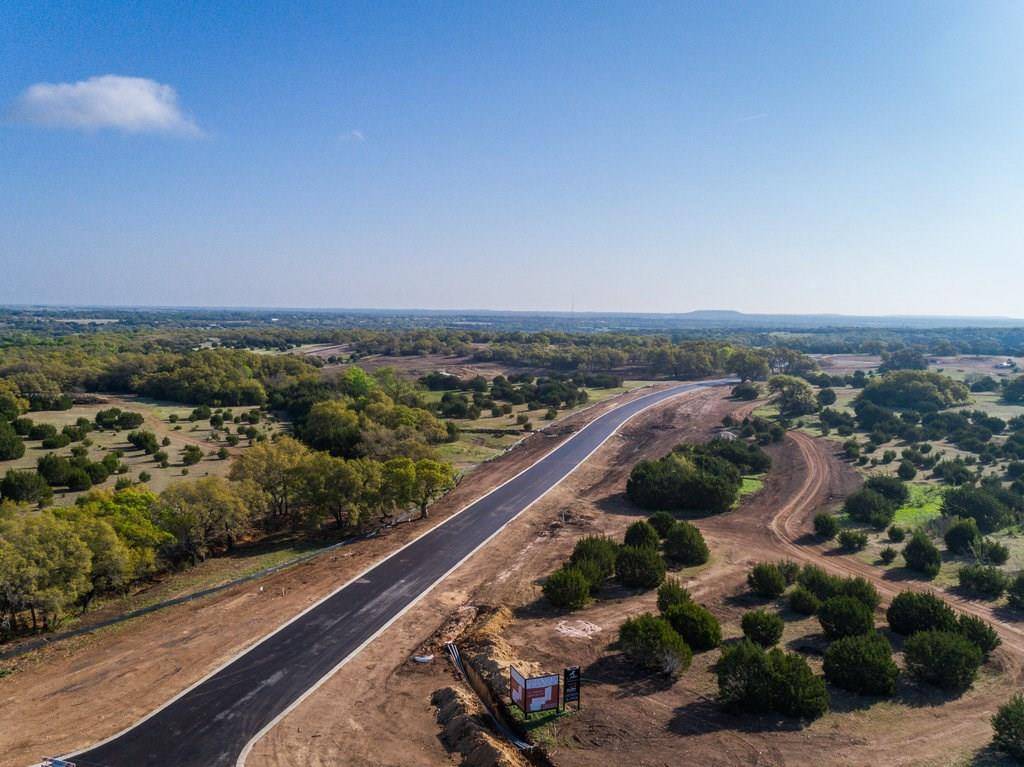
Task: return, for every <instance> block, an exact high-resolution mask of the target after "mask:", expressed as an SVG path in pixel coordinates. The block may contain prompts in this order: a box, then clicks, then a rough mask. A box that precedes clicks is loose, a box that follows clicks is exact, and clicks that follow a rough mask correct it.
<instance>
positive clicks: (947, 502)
mask: <svg viewBox="0 0 1024 767" xmlns="http://www.w3.org/2000/svg"><path fill="white" fill-rule="evenodd" d="M942 513H943V515H945V516H947V517H970V518H972V519H974V521H975V522H977V523H978V529H979V530H981V532H983V533H991V532H993V531H995V530H1000V529H1002V528H1004V527H1006V526H1007V525H1009V524H1011V523H1012V522H1013V513H1012V511H1011V510H1010V509H1009V508H1008V507H1007V505H1006V504H1005V503H1004V502H1003V500H1002V499H1001V498H1000V497H998V496H997V495H996V494H994V493H992V492H991V491H989V490H988V489H986V488H983V487H958V488H954V489H953V490H949V491H947V492H946V494H945V496H943V498H942Z"/></svg>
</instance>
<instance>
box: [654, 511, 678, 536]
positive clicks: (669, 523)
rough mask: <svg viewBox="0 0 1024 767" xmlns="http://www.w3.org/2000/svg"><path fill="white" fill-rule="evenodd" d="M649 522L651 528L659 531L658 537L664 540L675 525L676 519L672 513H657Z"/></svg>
mask: <svg viewBox="0 0 1024 767" xmlns="http://www.w3.org/2000/svg"><path fill="white" fill-rule="evenodd" d="M647 521H648V522H649V523H650V525H651V527H653V528H654V529H655V530H657V531H658V535H660V536H661V537H662V538H664V537H665V536H667V535H668V531H669V530H671V529H672V527H673V526H674V525H675V523H676V518H675V517H674V516H672V514H671V513H670V512H667V511H656V512H654V513H653V514H651V516H649V517H648V518H647Z"/></svg>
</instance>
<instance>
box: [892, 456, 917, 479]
mask: <svg viewBox="0 0 1024 767" xmlns="http://www.w3.org/2000/svg"><path fill="white" fill-rule="evenodd" d="M896 476H898V477H899V478H900V479H902V480H903V481H904V482H909V481H910V480H912V479H913V478H914V477H916V476H917V469H916V468H915V467H914V464H912V463H911V462H910V461H900V465H899V468H898V469H896Z"/></svg>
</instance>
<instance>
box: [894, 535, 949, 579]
mask: <svg viewBox="0 0 1024 767" xmlns="http://www.w3.org/2000/svg"><path fill="white" fill-rule="evenodd" d="M903 560H904V561H905V562H906V563H907V567H909V568H910V569H911V570H915V571H917V572H919V573H921V574H922V575H924V576H925V577H926V578H929V579H931V578H934V577H935V576H936V575H938V574H939V569H940V568H941V567H942V555H941V554H940V553H939V550H938V548H936V546H935V544H934V543H932V541H931V539H930V538H929V537H928V536H927V535H925V533H924V532H923V531H921V530H916V531H915V532H914V534H913V535H912V536H910V540H909V541H908V542H907V545H906V546H904V547H903Z"/></svg>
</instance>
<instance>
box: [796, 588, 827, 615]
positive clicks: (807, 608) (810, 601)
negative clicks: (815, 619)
mask: <svg viewBox="0 0 1024 767" xmlns="http://www.w3.org/2000/svg"><path fill="white" fill-rule="evenodd" d="M820 607H821V600H820V599H818V598H817V597H816V596H814V594H813V593H812V592H811V591H809V590H808V589H805V588H804V587H803V586H797V587H796V588H795V589H793V590H792V591H791V592H790V594H789V609H790V610H792V611H793V612H797V613H800V614H801V615H814V614H815V613H816V612H818V608H820Z"/></svg>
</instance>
